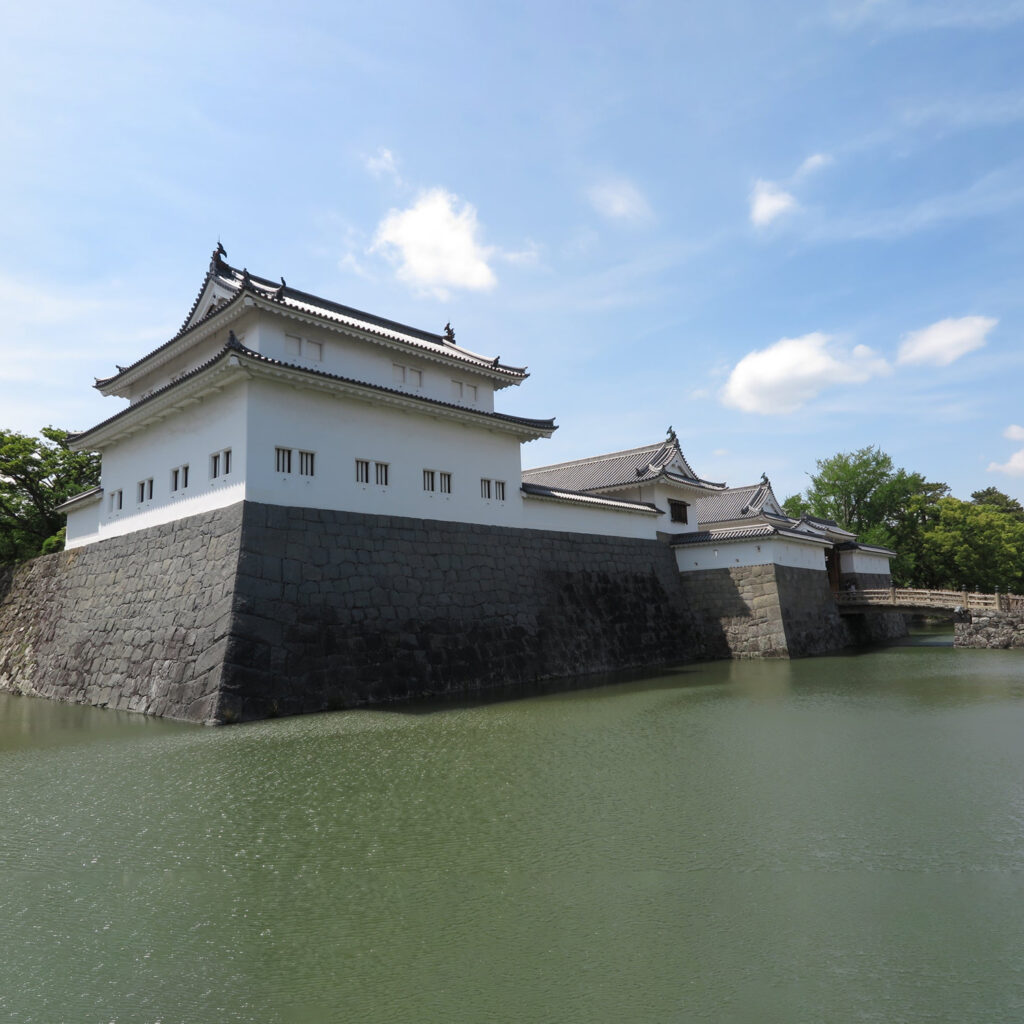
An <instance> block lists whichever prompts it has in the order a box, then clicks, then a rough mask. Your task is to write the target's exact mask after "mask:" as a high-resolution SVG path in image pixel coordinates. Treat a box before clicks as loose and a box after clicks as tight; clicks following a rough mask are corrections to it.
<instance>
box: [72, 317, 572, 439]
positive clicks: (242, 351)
mask: <svg viewBox="0 0 1024 1024" xmlns="http://www.w3.org/2000/svg"><path fill="white" fill-rule="evenodd" d="M231 352H235V353H237V354H238V355H241V356H244V357H245V358H247V359H252V360H254V361H255V362H258V363H265V364H267V365H269V366H279V367H282V368H283V369H287V370H297V371H299V372H300V373H304V374H308V375H309V376H311V377H321V378H326V379H327V380H336V381H340V382H341V383H344V384H354V385H356V386H357V387H360V388H365V389H367V390H368V391H376V392H380V393H382V394H390V395H400V396H401V397H402V398H407V399H410V400H412V401H414V402H416V403H421V404H423V405H426V406H440V407H442V408H446V409H455V410H458V411H459V412H464V413H469V414H470V415H472V416H479V417H481V419H483V420H499V421H501V422H503V423H515V424H518V425H520V426H524V427H531V428H534V429H536V430H541V431H544V430H557V429H558V427H557V426H555V421H554V418H553V417H552V418H551V419H549V420H536V419H529V418H527V417H525V416H510V415H509V414H508V413H503V412H485V411H483V410H480V409H469V408H467V407H466V406H464V405H456V404H455V403H454V402H442V401H441V400H440V399H437V398H425V397H423V396H422V395H410V394H409V393H408V392H407V391H399V390H398V389H396V388H389V387H385V386H384V385H383V384H371V383H369V382H368V381H364V380H356V379H355V378H354V377H343V376H342V375H341V374H337V373H327V372H326V371H325V370H313V369H310V368H309V367H308V366H298V365H296V364H295V363H286V362H284V361H283V360H281V359H273V358H271V357H270V356H265V355H261V354H260V353H259V352H256V351H254V350H253V349H251V348H246V346H245V345H243V344H242V343H241V342H239V341H238V340H237V339H236V338H235V335H234V333H233V332H232V334H231V335H230V337H229V338H228V341H227V344H225V346H224V347H223V348H222V349H221V350H220V351H219V352H218V353H217V354H216V355H215V356H213V357H212V358H210V359H208V360H206V362H205V363H200V364H199V366H197V367H196V368H195V369H193V370H190V371H189V372H188V373H186V374H184V375H182V376H181V377H179V378H178V379H177V380H174V381H171V382H170V383H169V384H165V385H164V386H163V387H162V388H157V390H156V391H154V392H153V393H152V394H151V395H147V396H146V397H145V398H141V399H139V401H137V402H134V403H133V404H132V405H130V406H128V408H127V409H122V410H121V411H120V412H118V413H115V414H114V415H113V416H109V417H108V418H107V419H105V420H103V421H102V422H101V423H97V424H96V425H95V426H94V427H90V428H89V429H88V430H83V431H81V432H80V433H78V434H73V435H71V436H70V437H69V440H73V441H78V440H79V439H80V438H83V437H87V436H88V435H89V434H91V433H93V432H94V431H97V430H99V429H100V428H101V427H105V426H107V425H108V424H110V423H113V422H114V421H115V420H118V419H121V417H123V416H127V415H128V414H129V413H131V412H133V411H134V410H135V409H138V408H139V407H140V406H143V405H145V404H146V403H147V402H151V401H153V399H155V398H158V397H159V396H160V395H164V394H167V392H168V391H170V390H171V389H173V388H176V387H179V386H180V385H182V384H184V383H185V382H186V381H189V380H192V379H193V378H194V377H197V376H198V375H199V374H201V373H203V372H204V371H206V370H208V369H210V368H211V367H212V366H213V365H214V364H216V363H218V362H220V361H221V360H222V359H224V358H225V357H226V356H227V355H228V354H230V353H231Z"/></svg>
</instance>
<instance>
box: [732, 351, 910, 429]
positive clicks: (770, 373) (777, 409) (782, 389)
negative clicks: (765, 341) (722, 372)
mask: <svg viewBox="0 0 1024 1024" xmlns="http://www.w3.org/2000/svg"><path fill="white" fill-rule="evenodd" d="M889 372H890V370H889V365H888V363H886V361H885V360H884V359H882V358H881V357H880V356H878V355H877V354H876V353H875V352H874V351H873V350H872V349H870V348H868V347H867V346H866V345H857V346H855V347H854V348H853V350H852V351H849V352H847V351H846V350H845V349H844V348H842V347H841V346H840V345H837V344H835V343H834V339H833V338H832V337H831V336H830V335H828V334H822V333H821V332H820V331H815V332H814V333H812V334H805V335H803V336H802V337H799V338H782V339H781V340H780V341H777V342H776V343H775V344H774V345H769V346H768V348H764V349H759V350H757V351H754V352H749V353H748V354H747V355H745V356H744V357H743V358H742V359H741V360H740V361H739V362H738V363H737V364H736V366H735V367H733V370H732V373H731V374H730V375H729V379H728V380H727V381H726V384H725V387H724V388H723V389H722V401H723V403H724V404H725V405H730V406H732V407H734V408H736V409H742V410H743V411H744V412H757V413H762V414H764V415H771V414H785V413H791V412H796V410H797V409H799V408H800V407H801V406H803V405H804V404H806V403H807V402H809V401H810V400H811V399H813V398H815V397H816V396H817V395H818V394H819V393H820V392H821V391H823V390H824V389H825V388H827V387H830V386H832V385H834V384H838V383H846V384H861V383H863V382H864V381H867V380H870V379H871V378H872V377H877V376H879V375H881V374H885V373H889Z"/></svg>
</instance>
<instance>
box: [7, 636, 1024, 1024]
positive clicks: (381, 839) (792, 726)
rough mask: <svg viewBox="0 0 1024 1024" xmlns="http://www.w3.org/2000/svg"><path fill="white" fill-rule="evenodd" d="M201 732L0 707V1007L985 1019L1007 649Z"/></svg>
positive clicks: (1019, 785)
mask: <svg viewBox="0 0 1024 1024" xmlns="http://www.w3.org/2000/svg"><path fill="white" fill-rule="evenodd" d="M950 642H951V636H950V635H949V634H948V633H932V634H922V635H917V636H915V637H914V638H913V640H912V642H911V643H909V644H907V645H902V646H893V647H888V648H884V649H876V650H872V651H867V652H862V653H857V654H852V655H841V656H835V657H828V658H814V659H805V660H798V661H785V660H779V661H724V662H716V663H712V664H706V665H695V666H687V667H686V668H683V669H681V670H679V671H677V672H675V673H672V674H669V675H663V676H653V677H651V678H646V679H637V680H632V681H629V682H624V683H618V684H615V685H608V686H604V687H600V688H597V689H589V690H582V689H581V690H575V691H573V692H569V693H562V694H549V695H547V696H541V697H533V698H528V699H522V700H514V701H507V702H494V703H479V704H470V703H461V704H460V703H447V704H426V703H423V704H415V705H401V706H394V707H391V708H377V709H372V710H360V711H351V712H338V713H332V714H324V715H312V716H304V717H297V718H290V719H280V720H276V721H270V722H261V723H254V724H249V725H240V726H234V727H232V728H230V729H217V730H209V729H204V728H202V727H199V726H192V725H185V724H181V723H176V722H171V721H167V720H160V719H154V718H151V717H148V716H143V715H132V714H127V713H121V712H113V711H108V710H100V709H96V708H90V707H82V706H73V705H66V704H59V703H56V702H52V701H48V700H42V699H33V698H20V697H13V696H7V695H0V765H2V771H0V821H2V823H3V834H4V842H3V844H2V845H0V877H2V878H3V879H4V885H3V887H2V889H0V937H2V941H3V949H4V957H3V961H4V963H3V967H2V968H0V1016H3V1017H4V1019H9V1020H14V1021H19V1022H21V1024H53V1022H59V1021H68V1022H92V1021H97V1022H100V1021H102V1022H104V1024H107V1022H116V1024H137V1022H138V1024H141V1022H150V1024H155V1022H158V1021H159V1022H163V1024H171V1022H175V1024H178V1022H188V1024H192V1022H194V1024H200V1022H202V1024H207V1022H210V1021H218V1022H253V1024H255V1022H260V1024H276V1022H288V1024H292V1022H296V1024H321V1022H325V1021H359V1022H394V1021H410V1022H412V1021H415V1022H419V1021H435V1020H436V1021H452V1022H467V1024H469V1022H474V1024H475V1022H479V1021H485V1020H487V1021H517V1022H541V1021H552V1020H557V1021H561V1022H581V1024H582V1022H588V1024H589V1022H594V1021H599V1022H605V1021H607V1022H612V1021H615V1022H619V1021H624V1020H628V1021H642V1022H652V1024H654V1022H659V1024H660V1022H665V1021H681V1022H687V1021H704V1020H706V1021H713V1022H719V1021H736V1022H750V1024H799V1022H807V1024H811V1022H814V1024H817V1022H820V1021H826V1020H831V1021H852V1020H858V1021H878V1022H891V1021H911V1022H916V1021H929V1022H946V1021H948V1022H950V1024H953V1022H956V1024H960V1022H962V1021H965V1020H979V1021H980V1020H984V1021H993V1022H995V1021H1011V1020H1019V1019H1021V1017H1022V1016H1024V974H1022V972H1021V969H1020V959H1019V951H1020V949H1021V948H1022V947H1024V919H1022V917H1021V915H1020V913H1019V907H1020V905H1021V902H1022V900H1024V743H1022V742H1021V737H1022V736H1024V660H1022V657H1021V652H1020V651H959V650H954V649H953V648H952V647H951V646H949V644H950Z"/></svg>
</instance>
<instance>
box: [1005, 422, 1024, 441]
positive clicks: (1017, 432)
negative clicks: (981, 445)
mask: <svg viewBox="0 0 1024 1024" xmlns="http://www.w3.org/2000/svg"><path fill="white" fill-rule="evenodd" d="M1003 437H1005V438H1006V439H1007V440H1008V441H1024V427H1018V426H1017V424H1016V423H1011V424H1010V425H1009V426H1008V427H1007V428H1006V429H1005V430H1004V431H1003Z"/></svg>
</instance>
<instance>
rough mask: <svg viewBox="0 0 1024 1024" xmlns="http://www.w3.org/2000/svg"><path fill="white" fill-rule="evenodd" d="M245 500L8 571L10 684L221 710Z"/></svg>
mask: <svg viewBox="0 0 1024 1024" xmlns="http://www.w3.org/2000/svg"><path fill="white" fill-rule="evenodd" d="M241 524H242V507H241V505H236V506H234V507H232V508H226V509H220V510H217V511H214V512H207V513H205V514H203V515H199V516H193V517H191V518H189V519H186V520H181V521H179V522H176V523H168V524H167V525H164V526H156V527H152V528H151V529H148V530H144V531H141V532H139V533H135V534H130V535H128V536H124V537H115V538H112V539H110V540H106V541H102V542H100V543H97V544H92V545H89V546H87V547H83V548H76V549H74V550H72V551H64V552H61V553H60V554H56V555H46V556H44V557H42V558H36V559H34V560H33V561H31V562H28V563H27V564H25V565H22V566H20V567H18V568H17V569H15V570H10V569H7V570H5V571H4V573H3V575H0V689H3V690H7V691H11V692H15V693H25V694H33V695H36V696H42V697H53V698H57V699H59V700H67V701H74V702H77V703H81V704H96V705H100V706H106V707H112V708H121V709H124V710H127V711H142V712H148V713H149V714H154V715H166V716H168V717H171V718H185V719H190V720H192V721H198V722H202V721H214V720H216V719H217V717H218V704H219V700H220V684H221V673H222V662H223V653H224V650H225V647H226V644H227V637H228V634H229V631H230V628H231V622H232V600H233V582H234V576H235V566H236V564H237V562H238V548H239V540H240V534H241Z"/></svg>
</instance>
